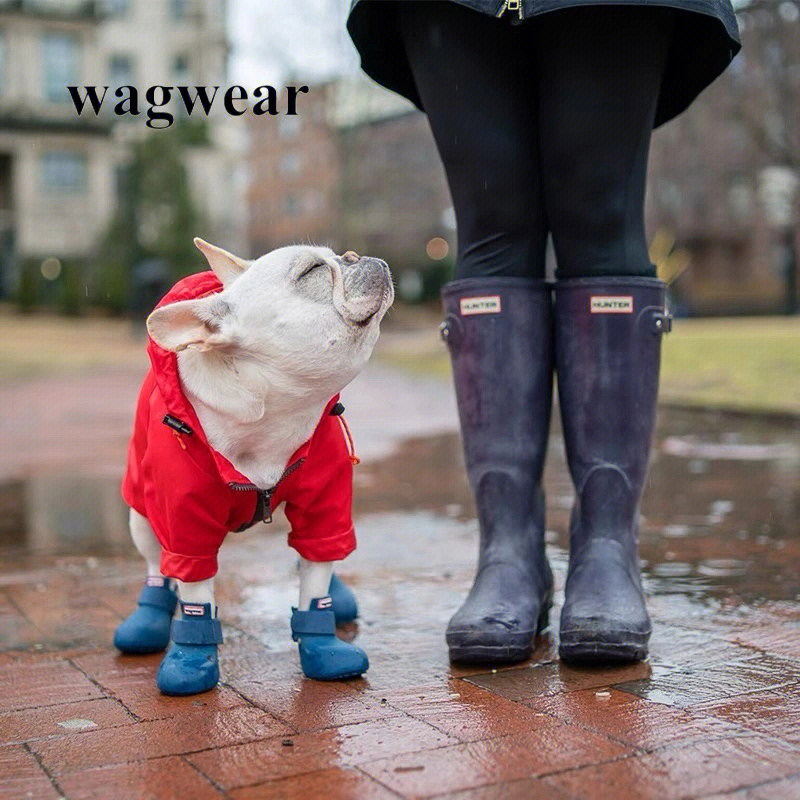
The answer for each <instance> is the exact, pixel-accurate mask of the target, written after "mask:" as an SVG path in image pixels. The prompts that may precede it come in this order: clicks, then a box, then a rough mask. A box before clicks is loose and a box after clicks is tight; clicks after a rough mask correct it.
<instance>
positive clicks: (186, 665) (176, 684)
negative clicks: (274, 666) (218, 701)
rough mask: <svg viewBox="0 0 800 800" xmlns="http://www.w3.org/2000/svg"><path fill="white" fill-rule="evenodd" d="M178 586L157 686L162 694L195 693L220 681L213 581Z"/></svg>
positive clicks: (217, 629)
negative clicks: (177, 605) (174, 614)
mask: <svg viewBox="0 0 800 800" xmlns="http://www.w3.org/2000/svg"><path fill="white" fill-rule="evenodd" d="M177 583H178V595H179V597H180V601H181V603H180V606H181V608H180V614H179V615H178V616H177V617H176V619H175V620H174V621H173V623H172V642H171V644H170V647H169V650H167V654H166V655H165V656H164V660H163V661H162V662H161V665H160V666H159V668H158V675H157V677H156V683H158V688H159V689H161V691H162V692H164V694H175V695H189V694H197V693H198V692H205V691H207V690H208V689H212V688H213V687H214V686H216V685H217V683H218V682H219V662H218V659H217V645H218V644H220V643H221V642H222V628H221V627H220V624H219V620H218V619H217V608H216V605H215V604H214V579H213V578H207V579H206V580H202V581H182V580H178V581H177Z"/></svg>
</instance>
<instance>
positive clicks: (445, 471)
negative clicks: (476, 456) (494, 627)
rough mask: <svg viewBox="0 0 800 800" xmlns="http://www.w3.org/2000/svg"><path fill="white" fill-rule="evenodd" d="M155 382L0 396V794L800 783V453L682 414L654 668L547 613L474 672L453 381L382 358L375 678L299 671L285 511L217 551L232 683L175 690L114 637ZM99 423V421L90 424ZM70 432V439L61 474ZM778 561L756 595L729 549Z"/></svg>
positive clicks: (373, 542) (619, 789) (371, 641)
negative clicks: (459, 614)
mask: <svg viewBox="0 0 800 800" xmlns="http://www.w3.org/2000/svg"><path fill="white" fill-rule="evenodd" d="M137 377H138V376H137V375H135V374H134V371H130V370H129V371H128V372H125V371H120V372H118V373H114V374H111V375H109V376H107V377H106V378H102V377H98V376H95V377H92V378H87V379H86V380H85V382H81V381H76V380H74V379H73V380H70V381H66V380H62V382H61V383H60V384H59V382H58V381H56V380H55V379H46V382H44V383H37V382H35V381H34V382H32V383H31V382H29V383H27V384H25V385H24V386H27V387H28V388H27V389H24V388H23V386H22V385H20V386H12V387H4V388H3V389H2V390H0V402H3V403H4V404H5V405H4V407H6V408H8V407H9V406H8V405H7V404H8V402H9V400H10V398H11V397H13V398H14V402H15V403H16V411H17V414H18V415H19V417H20V420H21V421H20V422H19V423H18V426H17V428H16V429H14V426H13V425H10V424H9V422H8V418H6V422H4V423H2V424H0V436H2V439H1V440H0V441H2V445H3V451H4V459H3V461H4V469H3V474H4V475H5V476H6V477H7V478H8V480H7V481H6V482H5V483H3V484H2V486H0V523H4V527H3V528H2V530H3V534H2V535H4V536H5V540H4V541H5V542H6V546H5V547H3V548H2V549H0V647H2V652H0V687H2V690H0V798H13V800H17V799H18V798H26V797H31V798H34V797H35V798H58V797H67V798H70V800H78V799H79V798H102V799H106V798H113V799H114V800H127V798H158V799H159V800H166V799H167V798H180V800H188V799H191V800H201V799H202V798H212V797H229V798H237V799H238V800H244V799H245V798H292V799H293V800H294V799H296V798H309V799H310V798H312V797H314V796H319V797H324V798H325V800H337V798H358V799H359V800H360V799H361V798H365V799H367V798H397V797H402V798H417V797H439V798H441V797H446V798H460V799H461V800H467V798H475V799H476V800H477V799H478V798H480V800H492V799H493V798H503V800H513V799H514V798H526V799H527V798H536V797H543V798H581V799H583V798H604V799H605V798H609V797H614V798H617V799H618V800H622V798H626V797H631V798H659V800H660V799H661V798H672V797H675V798H678V797H722V796H724V797H730V798H764V799H765V800H766V799H768V800H778V799H779V798H797V797H800V725H798V723H800V603H798V602H797V592H798V587H797V583H796V575H797V572H798V570H797V567H798V562H800V554H798V552H797V540H798V538H799V537H798V530H797V519H798V512H800V496H798V494H797V486H798V481H797V468H798V465H797V461H796V459H795V455H793V452H794V451H792V450H791V448H789V450H784V451H780V450H776V451H775V452H774V453H773V455H774V459H773V460H770V457H769V454H770V453H772V452H773V451H770V450H767V451H764V452H766V453H767V456H765V460H763V461H758V462H755V463H747V462H734V461H726V460H725V453H726V452H727V451H724V450H723V451H720V452H716V451H713V452H712V453H711V455H709V453H708V452H705V451H703V450H702V447H701V446H700V445H699V444H698V442H697V441H695V440H694V439H692V437H691V436H682V435H679V434H680V433H681V432H680V431H676V430H675V429H676V428H677V427H679V426H678V425H677V423H675V424H674V425H672V424H671V428H672V429H671V430H669V431H663V430H662V431H661V432H660V434H659V447H658V449H657V455H658V454H659V453H660V454H661V455H660V456H659V457H658V459H657V460H658V463H657V464H656V465H655V467H654V468H655V469H656V470H661V471H662V472H660V473H658V472H657V473H656V474H657V475H659V474H663V475H664V476H667V475H669V476H670V480H671V481H673V482H677V483H678V484H679V485H677V486H672V485H671V486H670V492H669V495H670V496H671V497H672V498H673V502H672V503H666V502H664V503H653V504H651V506H650V507H648V508H647V509H646V513H647V514H648V515H649V516H648V520H647V521H646V525H645V528H644V530H643V548H644V550H645V556H644V558H645V561H646V562H647V563H646V566H647V567H648V573H647V585H648V588H649V590H650V593H651V594H652V595H653V597H652V598H651V602H650V607H651V611H652V614H653V617H654V624H655V629H654V633H653V640H652V655H651V658H650V660H649V662H648V663H646V664H640V665H634V666H625V667H617V668H613V669H604V670H598V669H575V668H569V667H566V666H564V665H561V664H560V663H559V662H558V659H557V655H556V642H554V638H553V636H554V633H553V629H554V628H555V629H556V631H555V632H556V633H557V620H558V609H557V608H556V609H554V616H553V618H552V621H553V623H554V625H553V627H551V629H550V631H549V632H548V634H547V635H545V636H544V637H542V638H541V639H540V641H539V642H538V646H537V648H536V652H535V654H534V657H533V658H532V659H531V660H530V661H529V662H526V663H524V664H520V665H517V666H515V667H513V668H508V669H501V670H496V671H495V670H486V669H480V668H477V669H463V668H455V667H451V666H450V665H449V664H448V661H447V654H446V649H445V646H444V641H443V630H444V627H445V625H446V622H447V619H448V617H449V615H450V614H451V613H452V611H453V610H454V609H455V608H456V607H457V605H458V603H459V601H460V599H461V597H462V596H463V593H464V592H465V590H466V588H467V587H468V585H469V581H470V579H471V575H472V568H473V561H474V547H475V542H474V523H473V521H472V519H471V510H470V509H471V506H470V501H469V498H468V493H467V490H466V487H465V485H464V482H463V478H462V477H461V475H460V471H459V470H460V468H459V463H458V462H459V450H458V448H459V445H458V441H457V438H456V437H455V436H454V434H453V431H454V415H453V406H452V398H451V396H450V393H449V391H448V389H447V388H446V387H444V386H442V385H441V384H440V383H436V382H431V383H430V384H424V385H420V384H419V383H418V382H417V381H412V380H411V379H406V378H401V377H398V376H397V375H396V374H394V373H390V372H386V371H384V370H382V369H381V368H375V369H371V370H370V372H369V373H368V374H366V375H365V376H363V377H362V378H361V379H360V381H361V390H360V391H358V392H354V391H350V392H348V395H349V397H346V398H345V401H346V405H347V407H348V417H349V419H350V422H351V425H352V426H353V427H354V429H355V430H356V435H357V439H358V441H359V442H360V444H361V450H362V454H363V455H364V456H365V459H364V463H363V464H362V465H361V466H360V467H359V468H358V478H357V480H358V483H357V488H356V492H357V496H358V500H357V527H358V533H359V542H360V545H359V549H358V551H357V552H356V553H355V554H354V556H353V557H352V558H350V559H348V560H347V561H346V562H345V564H344V565H343V566H342V568H341V571H340V574H341V575H342V576H343V578H344V579H345V580H346V581H347V582H348V583H349V584H350V585H351V586H353V588H354V589H355V590H356V592H357V594H358V597H359V600H360V604H361V609H362V617H361V619H360V620H359V621H358V623H357V624H354V625H352V626H350V627H349V628H348V629H346V630H345V631H343V632H342V635H344V636H347V637H357V640H358V642H359V643H360V644H361V645H362V646H363V647H364V648H365V649H366V650H367V652H368V653H369V656H370V661H371V666H370V670H369V672H368V673H367V675H366V676H365V677H364V678H363V679H359V680H355V681H350V682H346V683H344V682H343V683H333V684H326V683H318V682H313V681H308V680H305V679H304V678H303V677H302V674H301V672H300V669H299V663H298V659H297V654H296V651H295V648H294V645H293V644H292V642H291V640H290V638H289V618H288V614H289V607H290V605H291V603H292V602H293V601H294V599H295V597H294V595H295V591H296V576H295V565H294V559H293V556H292V554H291V553H290V551H289V550H288V548H287V547H286V545H285V532H286V527H285V523H281V522H280V521H279V520H278V521H276V523H275V524H274V525H273V526H271V527H270V528H264V529H259V530H253V531H250V532H248V533H245V534H241V535H237V536H232V537H230V539H229V541H228V543H226V546H225V548H224V549H223V552H222V558H221V571H220V577H219V590H218V601H219V606H220V616H221V618H222V620H223V623H224V625H223V627H224V632H225V644H224V645H223V646H222V648H221V660H222V673H223V678H222V684H221V685H220V687H219V688H218V689H216V690H215V691H212V692H209V693H207V694H204V695H200V696H196V697H194V698H187V699H177V698H166V697H163V696H161V695H159V694H158V692H157V690H156V688H155V684H154V675H155V671H156V668H157V666H158V661H159V658H158V657H157V656H153V657H122V656H119V655H117V654H116V653H115V652H114V650H113V649H112V647H111V646H110V642H111V637H112V634H113V630H114V628H115V626H116V625H117V624H118V623H119V621H120V620H121V619H122V617H123V616H124V615H125V614H127V613H128V611H129V610H130V609H131V607H132V604H133V602H134V599H135V597H136V594H137V592H138V588H139V582H140V580H141V565H140V563H139V561H138V559H136V558H135V557H134V556H133V555H132V554H131V553H130V551H129V549H128V548H127V544H126V541H125V533H124V529H123V527H122V521H123V519H124V509H121V507H120V506H119V503H118V501H117V499H116V497H117V495H116V491H117V490H116V479H117V478H116V475H115V474H113V473H114V469H115V465H117V467H116V469H117V471H118V469H119V467H118V465H119V464H120V463H121V458H122V450H121V448H122V447H123V446H124V438H125V437H124V435H122V434H121V433H120V432H119V431H118V430H117V428H118V423H119V424H121V422H119V421H120V420H121V419H122V417H123V416H125V415H126V414H127V413H128V410H127V409H122V408H121V407H120V404H121V405H125V404H128V405H129V404H130V403H132V400H133V397H134V395H135V388H136V378H137ZM42 380H45V379H42ZM43 388H46V390H47V393H48V397H44V396H43V395H42V389H43ZM26 398H27V400H26ZM111 398H122V400H121V401H120V403H112V402H111ZM54 400H57V402H54ZM54 408H57V409H58V411H56V410H54ZM48 409H49V410H48ZM42 414H45V415H46V414H52V415H56V416H57V417H58V419H59V420H60V422H58V421H53V423H52V424H54V425H56V426H57V427H56V430H55V431H53V430H52V429H51V430H50V431H49V432H48V431H44V432H43V431H41V430H39V429H38V428H37V427H36V425H34V420H35V419H36V418H41V415H42ZM45 419H46V420H52V418H51V417H45ZM70 420H72V421H71V423H70ZM23 425H24V426H26V428H25V434H24V436H23V433H22V431H21V428H20V427H19V426H23ZM103 425H106V426H107V427H108V431H107V434H106V436H105V437H104V436H103V435H102V433H97V435H96V438H88V439H87V437H86V435H84V434H85V433H86V429H88V428H91V429H92V430H98V426H100V428H99V430H100V431H102V430H103V428H102V426H103ZM82 426H84V428H85V429H84V431H83V434H82V433H81V430H82ZM409 435H412V438H411V439H409V438H408V437H409ZM758 435H759V436H761V435H762V434H761V433H759V434H758ZM771 435H773V438H774V439H780V438H781V437H782V435H783V434H781V433H780V432H776V433H774V434H771ZM53 436H57V437H61V439H60V441H54V440H53V439H52V437H53ZM767 438H769V437H767ZM719 440H720V441H721V442H722V443H723V444H722V445H720V446H723V445H724V442H725V439H724V436H723V435H722V434H720V437H719ZM64 442H72V443H74V447H75V451H74V454H73V455H74V460H73V464H74V467H73V468H71V469H68V472H67V474H66V475H65V472H64V471H65V468H69V467H70V459H65V458H64V453H63V443H64ZM9 443H12V445H13V447H14V448H18V449H19V450H20V454H22V452H23V451H24V453H25V459H27V460H26V461H25V465H26V466H25V470H24V472H17V473H15V472H14V469H13V465H14V459H13V458H8V451H7V450H6V448H7V447H8V445H9ZM665 443H666V444H665ZM773 444H774V442H773ZM742 446H744V447H748V446H749V445H748V444H747V442H744V444H743V445H742ZM764 446H766V447H770V446H771V443H770V442H766V444H765V445H764ZM687 447H688V448H689V452H688V455H687V453H686V452H683V451H681V448H683V450H684V451H685V450H686V448H687ZM692 448H694V450H692ZM551 451H552V452H551V461H550V463H549V465H548V496H549V512H550V516H549V519H550V522H549V525H550V526H551V527H552V528H553V530H552V532H551V533H549V534H548V540H549V541H550V553H551V556H552V559H553V564H554V570H555V573H556V579H557V586H558V589H559V590H560V589H561V588H562V587H563V579H564V574H565V568H566V553H565V551H564V549H563V545H564V530H565V524H566V514H567V510H566V509H567V506H568V504H569V483H568V479H567V476H566V472H565V470H564V465H563V454H562V451H561V448H560V446H559V442H558V440H556V441H555V442H554V446H553V447H552V448H551ZM673 451H676V452H673ZM677 451H680V452H677ZM737 452H739V451H737ZM744 452H745V453H746V454H749V455H750V456H752V455H753V453H754V452H756V451H752V450H747V451H744ZM761 452H762V451H758V453H761ZM21 457H22V455H21ZM71 458H72V457H71ZM715 458H716V459H718V460H717V461H715ZM681 459H682V460H681ZM736 463H739V464H740V467H741V470H742V471H741V473H740V472H736V471H735V470H736V469H738V467H736V466H735V464H736ZM676 465H680V470H678V467H677V466H676ZM704 465H705V466H704ZM715 465H716V466H715ZM732 465H733V466H732ZM717 466H718V467H719V470H720V471H719V472H718V471H715V470H716V469H717ZM667 468H669V469H667ZM48 469H51V470H55V472H53V473H52V474H51V473H48V472H47V470H48ZM664 470H667V471H664ZM670 470H671V471H670ZM731 470H734V472H733V473H731ZM76 473H79V475H78V476H77V477H76ZM731 474H733V478H731ZM765 474H766V478H764V477H763V476H764V475H765ZM84 476H86V477H84ZM106 476H108V477H106ZM681 476H682V477H681ZM742 476H750V478H751V483H750V484H749V486H745V487H742V486H741V482H742ZM26 477H27V479H25V478H26ZM12 478H13V480H12ZM734 478H735V481H734V483H731V481H732V480H734ZM762 479H763V480H765V481H766V483H767V484H768V485H769V487H771V491H772V495H771V496H768V495H767V493H766V491H765V494H764V497H763V505H761V511H758V512H757V511H753V510H752V509H750V510H749V511H748V512H747V513H748V514H749V516H748V517H747V521H746V522H745V521H742V520H739V521H737V522H736V523H734V522H731V518H732V517H733V516H735V515H734V514H732V513H731V507H732V503H733V502H734V501H732V500H730V499H726V498H728V497H729V496H733V495H734V494H735V493H736V492H743V491H744V492H748V491H760V485H759V481H760V480H762ZM737 482H738V483H737ZM700 491H706V492H709V493H710V494H709V497H716V498H720V497H721V498H722V499H717V500H715V501H714V502H716V503H717V505H716V506H713V503H711V505H710V506H709V508H710V510H709V508H704V512H703V514H699V513H697V512H696V509H692V508H691V506H692V503H693V502H695V500H693V499H692V498H696V497H697V495H696V492H700ZM681 497H682V498H683V499H682V500H680V501H679V502H677V501H675V498H681ZM686 498H689V499H688V500H687V499H686ZM734 500H735V498H734ZM702 503H703V504H704V506H707V505H709V503H710V501H709V502H708V503H707V502H706V499H705V496H704V499H703V500H702ZM726 503H727V505H726ZM70 504H72V505H70ZM63 508H66V509H70V508H72V509H73V511H72V512H70V513H60V512H59V509H63ZM81 509H82V512H81V513H83V514H84V516H80V515H78V511H81ZM743 513H744V512H743ZM76 515H77V516H76ZM751 518H752V519H751ZM9 520H12V521H14V522H13V524H10V523H9ZM76 520H77V522H76ZM751 521H752V525H753V526H756V525H757V526H758V529H757V530H756V529H755V528H752V530H751ZM667 523H669V524H667ZM76 525H77V526H78V527H77V528H76ZM81 525H83V526H84V529H81V528H80V526H81ZM726 525H727V526H728V527H726ZM770 525H772V526H773V527H772V529H770V528H769V526H770ZM715 526H716V527H715ZM764 526H766V527H764ZM90 529H91V530H90ZM776 530H777V532H776ZM98 531H100V532H101V533H102V536H103V538H102V539H100V538H98ZM717 531H722V534H721V535H720V534H718V533H717ZM740 532H741V533H742V534H743V535H740ZM712 534H713V535H712ZM758 537H762V540H759V539H758ZM87 542H88V543H91V546H87ZM769 554H771V555H770V557H771V558H772V557H774V561H775V568H774V574H778V573H780V574H781V575H786V576H788V578H787V582H788V584H789V585H784V586H779V585H778V582H777V581H775V582H774V583H775V586H774V587H772V589H770V588H767V589H766V590H763V591H762V589H761V588H759V589H758V598H756V597H755V596H752V597H751V596H750V595H748V591H749V589H748V586H749V584H748V583H747V578H748V576H747V574H743V573H742V572H741V570H740V569H739V568H738V567H737V564H745V565H747V564H758V563H761V562H762V561H763V560H764V559H766V558H767V556H768V555H769ZM780 562H783V563H780ZM698 565H699V566H698ZM695 567H697V570H698V571H696V572H692V570H693V569H694V568H695ZM687 568H688V569H689V572H687V571H686V569H687ZM714 569H716V570H717V574H715V573H714ZM703 570H705V571H703ZM726 570H727V572H726ZM746 572H747V570H746V571H745V573H746ZM689 573H691V574H689ZM703 576H705V577H703ZM793 576H794V577H793ZM759 579H760V580H761V581H762V582H763V579H764V576H763V575H761V576H760V578H759ZM792 581H794V583H793V584H792ZM760 586H761V584H759V587H760ZM732 587H733V588H732ZM773 589H774V591H773Z"/></svg>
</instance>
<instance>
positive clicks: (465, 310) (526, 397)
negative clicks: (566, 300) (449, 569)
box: [442, 278, 553, 664]
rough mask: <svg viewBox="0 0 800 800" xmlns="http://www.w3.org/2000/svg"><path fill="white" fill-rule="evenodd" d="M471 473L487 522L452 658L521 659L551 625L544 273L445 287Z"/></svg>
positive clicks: (549, 371)
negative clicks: (544, 478) (537, 278)
mask: <svg viewBox="0 0 800 800" xmlns="http://www.w3.org/2000/svg"><path fill="white" fill-rule="evenodd" d="M442 300H443V305H444V312H445V321H444V322H443V323H442V337H443V338H444V339H445V341H446V342H447V345H448V347H449V350H450V356H451V359H452V365H453V378H454V381H455V388H456V397H457V400H458V410H459V416H460V419H461V434H462V438H463V444H464V457H465V460H466V466H467V473H468V477H469V481H470V484H471V487H472V492H473V495H474V497H475V503H476V506H477V510H478V525H479V528H480V544H479V555H478V566H477V573H476V575H475V581H474V584H473V586H472V589H471V590H470V592H469V595H468V597H467V599H466V601H465V602H464V604H463V605H462V606H461V608H460V609H459V610H458V611H457V612H456V613H455V615H454V616H453V618H452V619H451V620H450V624H449V625H448V627H447V635H446V639H447V644H448V647H449V650H450V659H451V660H452V661H467V662H477V663H484V664H495V663H503V662H511V661H520V660H523V659H525V658H528V657H529V656H530V654H531V652H532V650H533V641H534V637H535V636H536V634H537V633H538V632H539V631H541V630H543V629H544V628H545V627H547V624H548V613H549V610H550V606H551V601H552V590H553V589H552V587H553V576H552V573H551V571H550V566H549V564H548V563H547V559H546V556H545V544H544V493H543V491H542V488H541V478H542V470H543V468H544V459H545V453H546V449H547V437H548V433H549V428H550V408H551V404H552V381H553V377H552V376H553V356H552V338H553V336H552V293H551V290H550V287H549V286H548V285H547V284H546V283H545V282H544V281H533V280H526V279H521V278H468V279H464V280H458V281H454V282H452V283H449V284H447V285H446V286H445V287H444V288H443V290H442Z"/></svg>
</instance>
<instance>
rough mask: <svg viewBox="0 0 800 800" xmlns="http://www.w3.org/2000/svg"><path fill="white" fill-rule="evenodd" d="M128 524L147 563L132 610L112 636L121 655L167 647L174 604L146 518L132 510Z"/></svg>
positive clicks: (172, 585) (171, 586) (157, 544)
mask: <svg viewBox="0 0 800 800" xmlns="http://www.w3.org/2000/svg"><path fill="white" fill-rule="evenodd" d="M129 524H130V530H131V538H132V539H133V543H134V545H136V549H137V550H138V551H139V553H140V554H141V556H142V558H144V560H145V562H146V564H147V578H146V579H145V582H144V586H143V587H142V591H141V593H140V595H139V600H138V603H137V606H136V609H135V610H134V611H133V613H132V614H130V615H129V616H128V617H127V618H126V619H125V620H124V621H123V622H122V624H121V625H120V626H119V627H118V628H117V630H116V632H115V633H114V645H115V647H117V649H118V650H121V651H122V652H123V653H160V652H161V651H162V650H163V649H164V648H165V647H166V646H167V645H168V644H169V631H170V625H171V623H172V615H173V613H174V612H175V606H176V605H177V603H178V598H177V596H176V594H175V583H174V581H170V579H169V578H167V577H165V576H164V575H163V574H162V572H161V542H159V541H158V538H157V537H156V535H155V533H154V532H153V528H152V526H151V525H150V522H149V521H148V519H147V517H145V516H144V515H142V514H140V513H139V512H138V511H137V510H136V509H135V508H132V509H131V510H130V517H129Z"/></svg>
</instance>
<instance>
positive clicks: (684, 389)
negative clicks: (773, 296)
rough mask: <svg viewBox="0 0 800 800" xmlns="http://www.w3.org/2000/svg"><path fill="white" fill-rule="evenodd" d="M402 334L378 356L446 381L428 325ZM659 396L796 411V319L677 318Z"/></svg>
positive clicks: (799, 320) (799, 363) (799, 378)
mask: <svg viewBox="0 0 800 800" xmlns="http://www.w3.org/2000/svg"><path fill="white" fill-rule="evenodd" d="M407 336H408V335H407V334H405V333H398V334H394V333H391V332H390V333H389V334H388V335H387V337H386V341H385V342H381V345H380V346H379V351H378V358H379V359H380V360H382V361H384V362H385V363H388V364H392V365H394V366H397V367H400V368H402V369H406V370H409V371H412V372H416V373H419V374H425V375H428V376H438V377H442V378H449V375H450V366H449V363H448V358H447V354H446V352H445V348H444V347H443V346H442V344H441V343H440V342H439V340H438V337H437V336H436V330H435V325H434V323H433V321H431V322H430V330H429V331H427V332H426V333H425V335H424V336H423V335H422V334H421V333H416V334H414V336H413V338H411V339H409V338H407ZM404 339H405V341H404ZM660 397H661V400H662V401H666V402H672V403H679V404H681V405H689V406H702V407H706V408H725V409H738V410H745V411H768V412H788V413H793V414H800V317H742V318H735V319H679V320H675V324H674V328H673V331H672V333H670V334H669V335H668V336H666V337H664V347H663V368H662V373H661V393H660Z"/></svg>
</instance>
